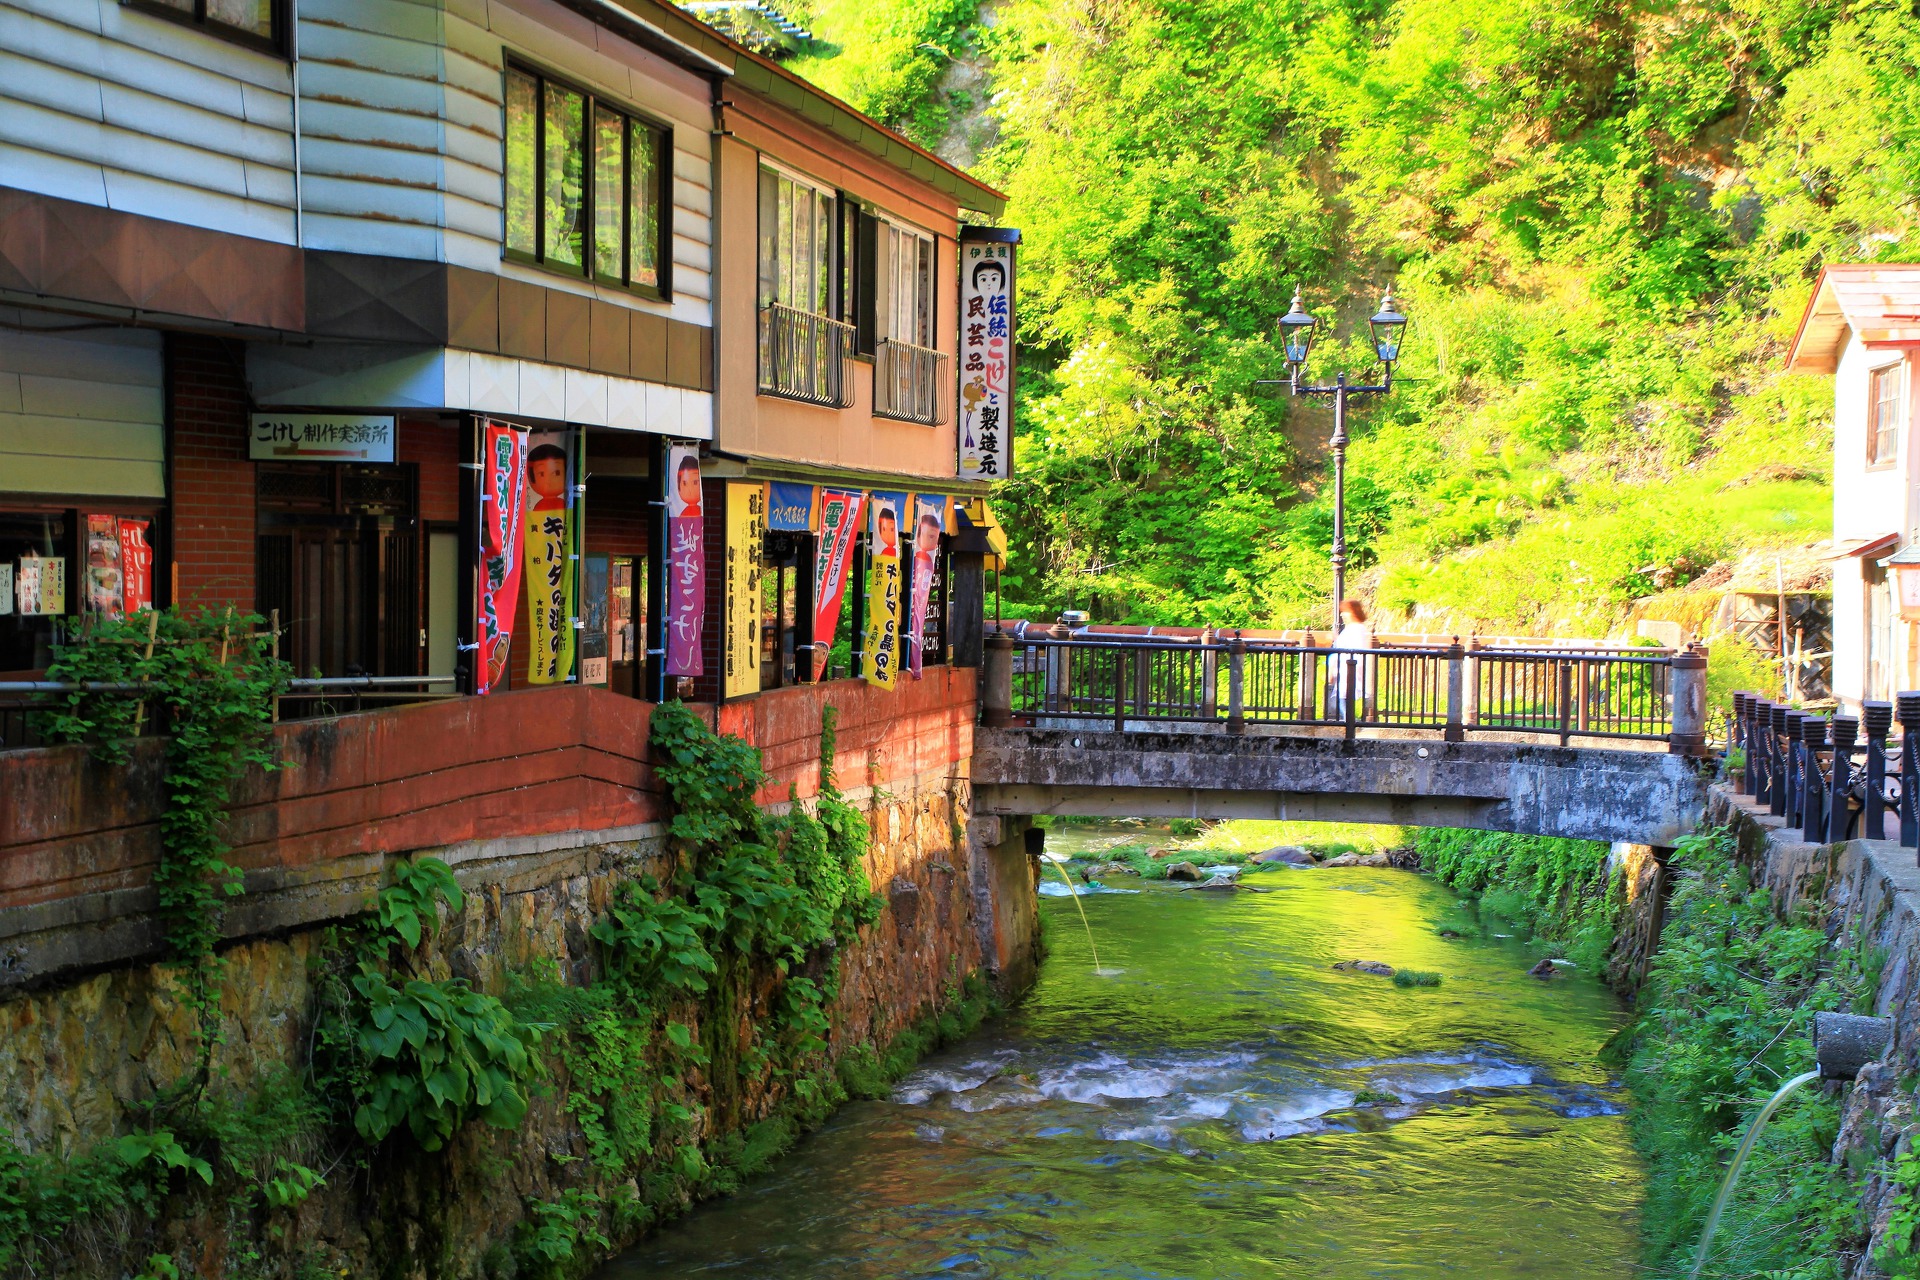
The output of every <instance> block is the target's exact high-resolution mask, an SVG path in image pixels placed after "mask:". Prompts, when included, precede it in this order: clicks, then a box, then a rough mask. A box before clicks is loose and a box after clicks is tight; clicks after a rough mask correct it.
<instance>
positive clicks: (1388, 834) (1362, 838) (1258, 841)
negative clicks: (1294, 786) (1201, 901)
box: [1182, 818, 1412, 862]
mask: <svg viewBox="0 0 1920 1280" xmlns="http://www.w3.org/2000/svg"><path fill="white" fill-rule="evenodd" d="M1411 842H1412V833H1411V832H1409V831H1408V830H1407V828H1405V827H1387V826H1375V825H1372V824H1370V823H1364V822H1271V821H1264V820H1258V819H1253V818H1240V819H1235V820H1234V821H1232V822H1222V823H1219V824H1217V825H1215V826H1212V827H1209V828H1207V830H1206V832H1205V833H1204V834H1202V835H1201V836H1200V837H1199V839H1198V840H1197V841H1196V844H1197V845H1199V846H1201V847H1204V848H1205V849H1206V850H1207V856H1208V857H1212V856H1213V855H1215V854H1219V855H1221V861H1222V862H1225V861H1227V859H1228V856H1229V855H1233V854H1238V855H1240V856H1241V857H1243V858H1246V857H1251V856H1252V855H1254V854H1256V853H1259V852H1260V851H1262V850H1263V849H1272V848H1274V847H1276V846H1278V845H1285V844H1295V845H1299V846H1301V847H1302V848H1305V849H1308V850H1311V851H1312V852H1314V853H1322V854H1325V855H1327V856H1328V857H1336V856H1338V855H1340V854H1343V853H1361V854H1366V853H1381V852H1384V851H1385V850H1388V849H1398V848H1400V847H1402V846H1404V845H1407V844H1409V843H1411ZM1182 852H1185V853H1189V854H1194V855H1195V856H1198V855H1197V850H1196V849H1195V848H1184V849H1183V850H1182Z"/></svg>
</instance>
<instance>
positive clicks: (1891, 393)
mask: <svg viewBox="0 0 1920 1280" xmlns="http://www.w3.org/2000/svg"><path fill="white" fill-rule="evenodd" d="M1902 372H1903V366H1901V365H1897V364H1890V365H1888V366H1887V367H1886V368H1884V369H1875V370H1873V371H1872V372H1871V373H1869V374H1868V375H1867V465H1868V466H1869V467H1890V466H1892V465H1893V462H1894V457H1895V455H1896V454H1897V453H1898V451H1899V448H1900V425H1901V423H1902V422H1903V421H1904V420H1905V417H1906V415H1905V413H1904V412H1902V410H1903V408H1904V404H1903V397H1902V396H1901V394H1900V393H1901V392H1902V390H1904V382H1905V379H1904V378H1902V377H1901V374H1902Z"/></svg>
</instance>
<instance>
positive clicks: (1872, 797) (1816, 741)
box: [1726, 692, 1920, 849]
mask: <svg viewBox="0 0 1920 1280" xmlns="http://www.w3.org/2000/svg"><path fill="white" fill-rule="evenodd" d="M1896 719H1897V720H1898V722H1899V725H1900V733H1899V735H1898V736H1897V737H1896V736H1895V734H1894V732H1893V727H1894V722H1895V720H1896ZM1726 746H1727V751H1728V753H1729V756H1730V755H1731V753H1732V752H1734V751H1738V752H1739V753H1740V757H1741V759H1740V763H1739V766H1738V768H1737V770H1736V769H1731V768H1730V771H1729V778H1730V780H1732V781H1733V782H1734V783H1735V784H1736V785H1737V786H1738V787H1739V788H1740V789H1741V791H1742V792H1743V793H1744V794H1746V795H1749V796H1752V797H1753V800H1754V803H1755V804H1756V805H1758V806H1761V807H1764V808H1765V809H1766V810H1767V811H1768V812H1769V813H1771V814H1773V815H1775V816H1777V817H1779V818H1780V819H1781V820H1782V823H1783V825H1784V826H1786V827H1787V828H1788V829H1798V830H1799V832H1800V834H1801V837H1802V838H1803V839H1805V840H1808V841H1811V842H1815V843H1821V844H1837V843H1839V842H1840V841H1842V840H1852V839H1867V840H1887V839H1894V840H1898V841H1899V843H1901V844H1902V845H1905V846H1906V847H1907V848H1909V849H1912V848H1920V786H1916V785H1913V783H1912V780H1914V779H1916V778H1920V692H1912V693H1901V694H1898V695H1896V697H1895V700H1894V701H1893V702H1863V703H1861V704H1860V714H1859V715H1857V716H1855V715H1848V714H1846V713H1844V712H1841V713H1836V714H1835V715H1833V716H1832V717H1827V716H1824V715H1820V714H1818V713H1816V712H1813V711H1806V710H1802V709H1800V708H1798V707H1791V706H1788V705H1787V704H1786V703H1784V702H1775V701H1773V700H1771V699H1768V698H1763V697H1761V696H1760V695H1759V694H1758V693H1752V692H1741V693H1736V694H1734V695H1733V711H1732V714H1731V715H1729V716H1728V718H1727V738H1726Z"/></svg>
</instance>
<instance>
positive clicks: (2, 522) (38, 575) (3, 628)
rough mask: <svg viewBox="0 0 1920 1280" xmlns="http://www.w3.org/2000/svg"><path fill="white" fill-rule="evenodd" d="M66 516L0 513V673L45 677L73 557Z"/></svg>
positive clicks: (66, 599) (65, 601)
mask: <svg viewBox="0 0 1920 1280" xmlns="http://www.w3.org/2000/svg"><path fill="white" fill-rule="evenodd" d="M71 527H72V526H71V524H70V523H69V520H68V517H67V514H66V513H65V512H57V511H0V672H5V673H7V674H8V675H13V676H18V675H19V674H20V673H23V672H30V671H44V670H46V668H47V664H48V663H49V662H51V661H52V660H53V641H54V628H55V626H56V625H57V623H58V620H59V619H60V618H61V617H63V616H65V615H66V614H67V613H68V612H69V611H70V610H69V604H68V602H69V598H70V596H71V592H70V591H69V589H68V585H69V584H68V582H67V567H68V565H69V563H70V562H71V560H72V557H73V544H72V541H71Z"/></svg>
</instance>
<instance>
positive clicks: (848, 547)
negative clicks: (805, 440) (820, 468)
mask: <svg viewBox="0 0 1920 1280" xmlns="http://www.w3.org/2000/svg"><path fill="white" fill-rule="evenodd" d="M865 498H866V495H865V494H863V493H857V492H855V493H848V492H844V491H842V490H839V489H822V490H821V491H820V550H819V553H818V554H817V555H816V556H815V557H814V562H813V678H814V679H815V680H820V679H822V678H824V677H825V675H826V672H827V659H828V657H829V656H831V654H832V652H833V633H834V631H835V630H836V629H837V628H838V627H839V625H840V602H841V600H842V599H843V598H844V597H845V596H846V594H847V566H848V564H849V563H850V562H851V561H852V559H853V539H854V535H855V534H857V533H858V532H859V531H860V513H861V511H862V509H863V506H864V500H865ZM856 625H858V624H857V623H856Z"/></svg>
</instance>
